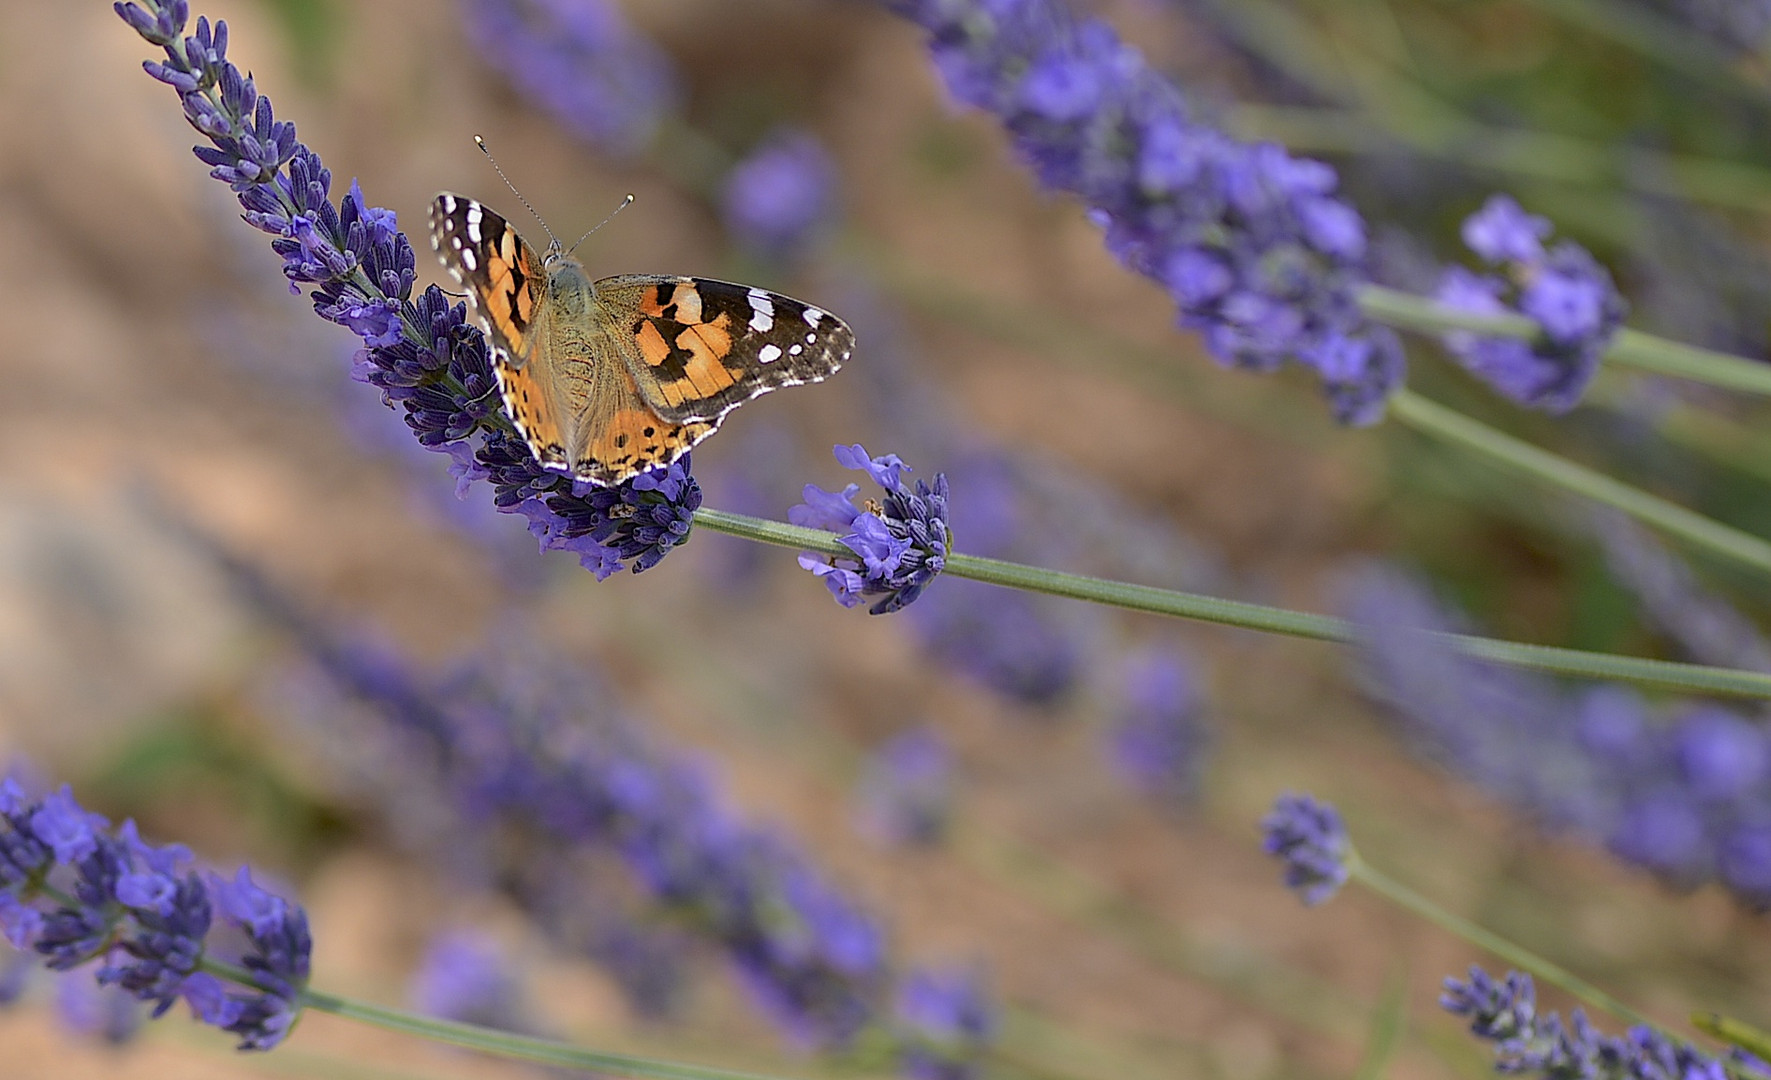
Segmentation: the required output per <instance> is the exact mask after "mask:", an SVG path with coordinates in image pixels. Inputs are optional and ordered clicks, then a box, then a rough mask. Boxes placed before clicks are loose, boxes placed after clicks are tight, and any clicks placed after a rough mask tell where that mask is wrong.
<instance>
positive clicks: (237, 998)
mask: <svg viewBox="0 0 1771 1080" xmlns="http://www.w3.org/2000/svg"><path fill="white" fill-rule="evenodd" d="M190 864H191V853H190V852H189V851H188V850H186V849H185V848H184V847H182V846H179V845H176V844H175V845H168V846H165V847H155V846H153V845H151V844H147V843H145V842H143V841H142V839H141V837H140V836H139V835H138V834H137V832H136V829H135V823H134V822H132V821H126V822H124V823H123V824H122V825H121V826H119V827H117V828H115V829H113V828H112V827H111V824H110V822H109V821H107V820H106V819H105V818H104V817H102V816H100V815H98V814H94V813H92V812H90V811H88V810H86V809H85V808H84V807H82V806H81V805H80V804H79V803H78V802H76V801H75V800H74V795H73V792H71V791H70V790H69V789H68V788H66V787H63V788H62V789H61V790H59V791H57V792H54V793H52V794H50V795H48V796H46V797H43V798H38V799H32V798H28V797H27V796H26V795H25V793H24V791H23V789H22V788H21V787H20V786H19V785H18V783H17V782H16V781H13V780H11V779H7V780H5V781H0V931H3V932H4V933H5V936H6V939H7V940H8V941H9V942H11V943H12V945H13V946H14V947H15V948H17V949H21V950H28V951H31V952H34V953H36V954H37V956H38V958H39V959H41V960H42V961H43V963H44V964H45V965H46V966H48V967H49V968H50V969H52V970H55V971H71V970H73V969H75V968H79V967H83V966H84V965H86V964H88V963H93V962H96V963H97V964H98V969H97V972H96V975H97V979H98V981H99V982H100V983H101V984H104V985H107V986H117V987H120V988H121V989H123V990H124V991H127V992H128V993H129V994H131V995H133V996H134V997H136V998H137V999H139V1000H141V1001H146V1002H152V1003H153V1005H154V1015H155V1016H159V1015H161V1014H163V1013H165V1012H166V1010H168V1009H170V1008H171V1007H172V1006H173V1004H174V1003H176V1002H177V1001H179V1000H180V999H183V1000H184V1001H185V1002H187V1003H188V1004H189V1005H190V1007H191V1012H192V1014H193V1015H195V1016H196V1017H198V1018H199V1019H200V1020H202V1021H203V1022H204V1023H207V1024H213V1025H214V1026H216V1027H219V1028H221V1029H223V1030H225V1031H230V1032H232V1033H234V1034H235V1035H238V1036H239V1037H240V1049H242V1050H268V1049H270V1048H271V1047H274V1046H276V1045H277V1044H278V1043H279V1042H281V1041H282V1040H283V1037H284V1036H285V1035H286V1034H288V1032H289V1028H290V1026H291V1025H292V1024H293V1023H294V1021H295V1018H296V1016H297V1013H298V1010H299V1007H300V995H301V992H302V990H303V989H304V988H305V987H306V985H307V978H308V954H309V952H310V951H311V948H312V946H311V942H310V939H309V937H308V929H307V915H306V914H305V913H304V912H303V911H302V910H301V908H300V907H298V906H296V905H294V904H290V903H288V902H287V901H285V900H283V899H282V898H281V897H278V896H275V895H273V894H271V893H269V892H266V891H265V890H263V889H261V888H259V887H258V886H257V885H256V884H254V883H253V881H252V877H251V874H250V873H249V872H248V871H247V870H246V868H244V867H242V868H241V869H240V872H239V875H238V876H237V877H235V878H234V879H232V880H228V879H225V878H221V877H217V876H215V875H213V874H207V875H205V874H199V873H197V872H196V871H195V870H193V869H192V868H191V865H190ZM217 913H219V914H220V916H221V921H222V923H223V924H225V925H226V926H230V927H233V928H235V929H237V930H239V931H242V932H243V934H244V938H245V943H246V944H245V948H244V949H243V950H242V951H241V952H240V953H239V954H238V955H237V956H232V957H230V958H229V961H227V962H229V963H232V964H236V965H238V966H239V967H241V968H244V969H245V973H246V978H247V979H248V980H250V988H241V987H234V988H230V987H229V986H228V984H227V983H224V982H223V981H222V979H221V978H218V977H217V975H216V974H215V973H214V971H215V969H216V968H217V960H218V958H217V957H215V956H214V955H213V952H212V949H211V942H210V940H209V939H210V937H211V934H212V932H214V931H215V929H216V926H215V921H216V920H215V916H216V914H217Z"/></svg>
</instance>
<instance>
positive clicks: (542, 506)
mask: <svg viewBox="0 0 1771 1080" xmlns="http://www.w3.org/2000/svg"><path fill="white" fill-rule="evenodd" d="M538 2H539V0H538ZM553 6H559V5H558V4H557V3H555V4H554V5H553ZM115 8H116V11H117V14H118V15H119V16H120V17H122V19H123V21H125V22H127V23H128V24H129V25H130V27H132V28H133V29H134V30H136V32H138V33H140V34H141V35H142V37H143V38H145V39H146V40H147V41H149V42H150V43H152V44H154V45H156V46H159V47H160V48H162V49H163V50H164V51H165V54H166V59H165V60H164V61H163V62H150V63H148V64H147V65H146V68H147V71H148V74H150V75H152V76H153V77H154V78H156V79H158V80H160V81H161V82H164V83H166V84H167V85H169V86H171V87H172V88H173V89H174V90H176V91H177V92H178V96H179V99H180V101H181V103H182V104H183V106H184V112H185V118H186V120H188V121H189V122H190V124H191V126H192V127H193V128H195V129H196V130H197V131H198V132H199V133H200V134H201V135H202V136H203V137H204V138H205V139H207V140H208V142H209V145H207V146H199V147H197V148H196V150H195V153H196V155H197V157H198V158H199V159H200V160H201V161H202V162H203V163H204V164H206V165H208V166H210V175H211V176H213V177H215V178H216V179H217V180H220V181H222V182H223V183H225V184H227V185H228V186H229V187H231V188H232V189H233V190H234V192H235V194H236V195H237V196H238V197H239V200H240V205H241V206H242V207H244V208H245V211H246V213H245V215H244V217H245V219H246V221H247V223H248V224H250V225H252V226H253V227H255V228H257V229H259V230H261V231H263V232H266V233H269V234H270V235H271V236H272V237H273V239H272V240H271V248H272V250H274V251H275V252H276V253H277V254H278V255H280V256H282V259H283V274H284V276H285V277H287V278H288V279H289V283H290V288H291V289H298V288H299V286H301V285H311V286H313V287H314V288H313V291H312V293H310V297H311V299H312V300H313V303H314V313H315V314H317V315H319V316H320V317H321V318H322V319H325V320H327V321H328V322H333V323H337V324H338V325H340V326H343V327H346V328H348V329H349V330H350V331H351V332H353V333H355V334H356V335H357V336H358V337H360V338H362V340H363V348H362V349H361V350H359V351H358V352H357V354H356V357H355V358H354V360H353V362H352V365H351V377H352V378H354V379H356V380H357V381H358V382H363V383H368V384H369V385H370V386H373V387H375V388H377V389H378V390H380V391H381V397H382V401H383V402H384V403H385V404H387V405H388V406H389V407H390V408H397V409H400V410H401V411H402V412H403V413H404V415H405V420H406V425H407V426H408V427H409V428H411V429H412V434H413V435H414V437H416V438H417V439H418V442H419V445H421V446H423V447H424V448H425V449H427V450H432V451H435V452H437V453H441V454H448V455H449V456H450V457H451V458H452V459H453V462H454V463H453V465H452V466H451V468H450V471H451V472H452V473H454V474H455V476H456V478H457V480H458V481H459V484H458V486H457V493H458V494H461V495H463V496H465V493H466V491H467V489H468V488H469V487H470V486H471V485H472V484H473V483H474V482H475V481H477V480H486V481H489V482H490V483H491V485H492V489H493V503H494V505H495V506H496V507H497V508H498V509H499V510H500V511H502V512H504V513H507V514H522V515H523V516H524V517H526V518H528V519H529V531H530V532H531V533H532V534H533V535H534V536H535V537H536V538H537V539H538V540H539V541H540V542H541V547H542V550H544V551H548V550H556V551H569V552H571V553H573V554H575V555H577V556H578V558H579V562H580V563H582V564H583V565H584V567H585V568H586V569H588V570H591V571H593V572H595V573H596V575H597V578H598V579H599V580H601V579H602V578H605V577H607V576H608V575H610V574H612V573H614V572H615V571H616V570H618V569H620V568H621V566H623V565H624V564H631V565H632V566H633V568H634V569H635V570H644V569H647V568H648V567H651V566H654V565H656V564H657V562H658V560H659V559H661V558H663V556H664V555H665V554H666V553H667V552H669V551H670V550H671V549H672V548H673V547H675V546H676V545H677V544H680V543H682V542H683V540H684V539H686V538H687V536H688V520H689V519H688V515H689V514H690V513H692V512H693V509H694V504H698V502H699V499H700V487H699V485H697V484H696V483H695V480H694V478H693V477H691V476H689V475H688V465H687V462H686V460H685V461H684V462H680V463H679V465H680V468H679V467H678V466H672V467H671V468H670V469H669V470H663V471H660V470H655V471H654V474H646V476H650V479H647V478H646V476H642V477H639V478H636V479H634V480H631V481H629V482H628V483H626V484H623V485H621V486H620V487H618V488H616V489H613V492H612V493H605V494H597V493H596V492H593V491H591V490H589V489H588V488H586V487H585V486H583V485H578V486H575V485H574V483H573V481H572V480H571V478H570V477H566V476H562V475H560V474H558V473H553V472H548V471H546V470H544V469H543V468H542V467H541V465H540V463H538V462H537V461H536V460H535V458H534V456H533V455H531V454H530V453H529V450H528V447H527V446H525V445H524V444H523V442H522V440H521V439H518V438H517V437H516V435H515V432H514V430H513V429H512V427H511V425H510V422H509V421H508V420H507V419H506V418H505V416H504V414H503V412H502V411H501V410H500V408H499V405H498V395H497V393H496V392H495V391H496V388H497V387H496V382H495V380H494V377H493V375H492V369H491V366H490V364H489V362H488V360H487V355H486V342H485V338H484V336H483V335H482V334H481V333H480V331H479V330H478V329H477V328H475V327H472V326H469V325H468V324H467V322H466V318H467V314H466V308H465V307H464V306H463V305H462V304H457V303H452V302H451V301H450V300H449V297H448V296H447V294H445V293H444V292H443V291H442V290H440V289H438V288H436V287H435V286H432V287H430V288H428V289H426V290H425V291H424V292H423V293H421V294H419V295H417V296H414V295H413V289H414V287H415V282H416V271H415V269H414V267H415V260H414V257H413V254H412V244H411V242H410V241H409V240H408V239H407V237H406V234H405V233H403V232H401V231H400V229H399V226H398V222H397V220H396V218H395V216H394V212H393V211H391V210H386V209H383V208H381V207H375V206H370V205H369V204H368V202H367V200H366V199H365V198H364V197H363V192H362V189H361V188H359V187H358V186H357V185H356V184H355V183H352V184H351V186H350V190H349V191H348V192H346V194H345V195H344V197H343V198H342V199H340V200H339V201H338V203H337V205H334V204H333V202H332V201H331V191H332V174H331V173H330V172H329V171H328V170H327V169H326V167H325V165H324V164H322V163H321V161H320V157H319V155H318V154H316V153H314V152H313V151H312V150H310V149H308V148H307V147H306V146H304V145H302V144H301V143H300V142H297V141H296V138H295V125H293V124H291V123H289V122H287V121H281V120H277V119H276V118H275V117H274V115H273V113H272V110H271V103H270V100H269V99H268V98H265V97H262V96H261V95H260V94H259V93H258V90H257V88H256V86H255V85H254V84H253V81H252V80H251V79H250V78H248V77H247V76H245V75H242V74H241V73H240V70H239V69H238V68H236V67H235V66H234V65H233V64H232V63H230V62H229V61H228V60H227V44H228V33H227V25H226V24H225V23H216V24H215V25H214V27H213V29H212V28H211V27H210V24H209V21H208V20H207V19H204V18H201V17H199V18H198V19H197V25H196V32H195V33H194V34H192V35H190V36H188V37H187V36H184V29H185V24H186V22H187V21H188V19H189V17H190V6H189V4H188V3H186V2H185V0H139V2H137V3H117V4H116V5H115ZM585 10H588V9H585Z"/></svg>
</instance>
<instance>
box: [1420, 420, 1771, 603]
mask: <svg viewBox="0 0 1771 1080" xmlns="http://www.w3.org/2000/svg"><path fill="white" fill-rule="evenodd" d="M1390 404H1391V415H1393V416H1394V417H1395V418H1396V419H1397V420H1399V421H1401V422H1402V423H1404V424H1407V425H1408V426H1409V427H1411V428H1413V429H1415V430H1416V431H1419V432H1422V433H1423V434H1427V435H1431V436H1433V437H1434V438H1437V439H1443V440H1445V441H1446V442H1450V443H1454V444H1456V445H1458V446H1461V447H1464V448H1465V449H1467V450H1474V451H1476V452H1477V453H1478V454H1481V455H1482V456H1484V457H1486V458H1488V459H1489V460H1491V461H1495V462H1499V463H1500V464H1503V465H1506V466H1508V467H1510V468H1513V469H1516V470H1518V471H1519V472H1522V473H1525V474H1527V475H1529V476H1532V477H1535V478H1537V479H1539V480H1542V481H1544V482H1546V483H1550V484H1554V485H1556V486H1557V487H1560V488H1564V489H1566V490H1568V491H1572V492H1574V493H1575V494H1577V495H1584V496H1586V497H1587V498H1589V499H1592V500H1593V501H1595V502H1600V503H1604V504H1605V505H1607V506H1611V507H1615V508H1616V509H1618V510H1622V511H1623V512H1624V513H1626V514H1629V515H1630V516H1631V517H1634V518H1636V519H1637V520H1639V521H1642V522H1645V523H1647V524H1649V525H1653V526H1655V527H1656V528H1659V529H1661V530H1663V531H1665V532H1668V533H1671V534H1672V535H1674V536H1677V537H1680V538H1682V539H1684V540H1687V541H1689V542H1690V543H1692V544H1695V545H1697V546H1698V547H1701V548H1703V549H1704V550H1706V551H1709V552H1712V553H1714V554H1717V555H1721V556H1723V557H1725V558H1728V559H1732V560H1733V561H1735V562H1737V563H1740V564H1742V565H1744V566H1748V567H1751V568H1752V569H1754V570H1758V571H1760V572H1761V573H1764V574H1767V575H1771V542H1767V541H1765V540H1763V539H1760V538H1759V537H1757V536H1754V535H1752V534H1751V533H1748V532H1743V531H1741V530H1740V529H1736V528H1734V527H1733V526H1731V525H1724V524H1722V523H1721V522H1719V521H1714V520H1712V519H1710V518H1707V517H1704V516H1703V515H1702V514H1699V513H1696V512H1694V511H1691V510H1687V509H1686V508H1685V507H1683V506H1680V505H1679V504H1677V503H1674V502H1669V501H1668V500H1666V499H1663V498H1661V497H1659V496H1658V495H1650V494H1649V493H1647V492H1646V491H1643V490H1642V489H1640V488H1636V487H1631V486H1630V485H1628V484H1625V483H1623V482H1621V481H1618V480H1613V479H1612V478H1611V477H1609V476H1606V475H1605V474H1604V473H1601V472H1598V471H1596V470H1594V469H1589V468H1587V467H1586V466H1585V465H1579V464H1576V463H1575V462H1572V461H1569V460H1568V459H1567V458H1564V457H1559V456H1557V455H1555V454H1552V453H1550V452H1548V451H1547V450H1541V449H1539V448H1537V447H1535V446H1533V445H1531V444H1530V443H1528V442H1525V441H1524V440H1522V439H1516V438H1514V437H1513V436H1511V435H1508V434H1506V433H1505V432H1503V431H1499V430H1496V429H1495V428H1491V427H1489V426H1488V425H1487V424H1484V423H1481V422H1480V421H1477V420H1472V419H1470V418H1469V417H1467V416H1465V415H1463V414H1462V413H1459V412H1454V411H1453V410H1451V409H1447V408H1446V407H1445V406H1443V405H1439V404H1436V403H1434V402H1432V401H1429V400H1427V399H1426V398H1423V397H1421V396H1419V395H1418V394H1415V393H1413V392H1412V391H1409V390H1402V391H1399V392H1398V393H1397V394H1396V395H1395V396H1394V397H1392V398H1391V399H1390Z"/></svg>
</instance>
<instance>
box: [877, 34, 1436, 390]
mask: <svg viewBox="0 0 1771 1080" xmlns="http://www.w3.org/2000/svg"><path fill="white" fill-rule="evenodd" d="M887 6H888V7H890V8H891V9H892V10H894V11H897V12H898V13H900V14H902V15H904V16H905V17H907V18H909V19H911V20H913V21H915V22H916V23H918V24H919V25H921V26H922V27H923V29H925V30H926V31H928V33H929V39H930V50H931V52H932V54H933V59H934V64H935V67H936V69H937V70H938V71H939V72H940V74H941V76H942V78H943V79H944V80H945V82H946V84H947V88H948V90H949V91H950V92H951V93H952V94H953V96H954V97H955V98H956V99H957V100H959V101H961V102H963V103H965V104H967V105H972V106H976V107H979V108H983V109H987V110H989V111H991V112H992V113H994V114H995V115H996V116H997V118H998V119H999V120H1000V121H1001V122H1002V123H1003V125H1004V126H1005V127H1006V128H1007V129H1008V131H1009V132H1010V134H1011V136H1012V137H1013V139H1014V141H1015V146H1016V148H1017V149H1018V150H1019V151H1020V153H1021V156H1022V157H1023V158H1024V159H1025V160H1026V161H1027V163H1028V164H1029V165H1030V166H1031V167H1032V168H1033V170H1034V171H1035V172H1036V173H1037V175H1038V176H1039V179H1040V181H1041V182H1042V183H1043V184H1045V185H1046V186H1048V187H1051V188H1056V189H1060V190H1064V191H1069V192H1073V193H1075V194H1077V195H1079V196H1081V198H1082V199H1083V200H1084V201H1085V202H1086V203H1087V204H1088V206H1089V209H1090V217H1091V218H1092V219H1093V220H1095V221H1096V222H1098V223H1099V224H1100V225H1101V226H1102V227H1103V228H1104V229H1105V231H1106V244H1107V248H1108V250H1109V251H1111V252H1112V253H1113V254H1114V255H1115V256H1116V257H1118V258H1119V259H1120V260H1121V261H1122V262H1123V263H1125V264H1126V265H1127V266H1128V267H1130V268H1131V269H1133V270H1135V271H1137V272H1138V273H1141V274H1144V275H1145V276H1147V277H1149V278H1152V279H1153V280H1156V281H1158V282H1161V283H1163V284H1165V285H1166V286H1167V287H1168V288H1169V290H1170V293H1171V295H1172V296H1173V297H1174V299H1175V301H1176V304H1177V306H1178V308H1179V322H1180V324H1181V325H1182V326H1183V327H1186V328H1189V329H1195V330H1198V331H1200V332H1201V333H1202V334H1203V335H1204V337H1205V342H1206V346H1207V348H1208V349H1210V350H1211V352H1212V354H1213V355H1214V356H1215V357H1216V358H1217V359H1218V360H1219V361H1220V362H1222V363H1225V364H1232V365H1235V366H1238V367H1244V368H1249V369H1252V370H1256V371H1270V370H1273V369H1274V368H1276V367H1278V366H1279V365H1281V364H1282V363H1285V362H1286V361H1288V360H1289V361H1293V362H1298V363H1302V364H1305V365H1306V366H1310V367H1314V368H1318V369H1319V370H1320V365H1321V364H1323V363H1329V364H1332V365H1335V366H1336V375H1337V378H1336V379H1335V380H1334V381H1333V382H1331V385H1330V393H1331V399H1332V402H1333V404H1334V407H1335V413H1336V415H1337V417H1338V418H1339V419H1341V420H1342V421H1343V422H1347V423H1370V422H1373V421H1375V420H1376V419H1377V418H1378V417H1379V416H1380V415H1381V414H1382V411H1383V410H1382V403H1383V400H1384V398H1386V397H1387V396H1388V395H1389V394H1390V393H1391V392H1393V391H1394V390H1395V389H1396V388H1397V387H1398V386H1400V385H1401V381H1402V354H1401V350H1400V348H1399V347H1398V346H1397V345H1396V344H1395V342H1394V337H1393V335H1389V334H1388V332H1387V331H1385V332H1384V334H1383V335H1382V338H1383V340H1379V338H1376V337H1373V336H1372V335H1373V333H1374V329H1375V328H1374V327H1372V326H1371V325H1369V324H1367V323H1366V322H1365V321H1364V319H1363V317H1362V316H1361V315H1360V313H1359V309H1358V305H1357V303H1356V299H1355V293H1356V291H1357V289H1358V288H1359V286H1360V285H1361V284H1363V283H1364V281H1365V278H1366V271H1365V266H1364V257H1365V248H1366V243H1365V228H1364V225H1363V223H1362V222H1361V221H1360V219H1359V216H1358V214H1357V212H1356V211H1354V210H1353V209H1352V207H1350V206H1348V205H1347V204H1346V203H1344V202H1342V201H1340V200H1339V199H1337V198H1335V197H1334V195H1333V191H1334V188H1335V186H1336V178H1335V174H1334V171H1333V170H1332V169H1330V168H1329V167H1328V166H1326V165H1323V164H1322V163H1320V162H1314V161H1303V160H1298V159H1293V158H1291V157H1290V156H1288V155H1287V154H1286V153H1285V151H1284V150H1283V149H1281V148H1280V147H1278V146H1274V145H1272V144H1257V145H1250V144H1245V143H1239V142H1236V141H1234V140H1232V139H1230V138H1228V137H1227V136H1225V135H1223V134H1222V133H1220V132H1217V131H1214V130H1212V129H1211V128H1209V127H1208V126H1206V125H1205V124H1203V123H1201V122H1200V121H1199V120H1198V119H1197V118H1196V117H1195V116H1194V114H1193V110H1192V109H1191V108H1190V107H1189V105H1188V103H1187V102H1186V101H1185V100H1184V99H1183V97H1182V96H1181V94H1180V92H1179V91H1178V90H1177V89H1176V88H1175V87H1174V86H1173V85H1172V84H1170V83H1169V82H1168V81H1167V80H1165V79H1164V78H1162V77H1161V76H1160V75H1158V74H1157V73H1156V72H1155V71H1154V70H1152V69H1151V68H1150V66H1149V65H1148V64H1147V63H1146V62H1145V60H1144V58H1143V57H1142V56H1141V55H1140V54H1139V53H1138V52H1137V51H1136V50H1135V49H1132V48H1130V47H1128V46H1126V45H1124V44H1123V43H1122V42H1120V40H1119V38H1118V37H1117V35H1116V34H1115V33H1114V32H1113V30H1112V29H1111V28H1110V27H1108V26H1107V25H1106V24H1105V23H1102V22H1099V21H1098V20H1092V19H1085V20H1078V19H1076V18H1074V17H1073V16H1072V15H1071V13H1070V12H1069V11H1068V9H1067V8H1066V7H1065V5H1064V4H1062V3H1061V2H1060V0H1017V2H1014V3H1004V2H998V0H889V2H888V3H887ZM1183 253H1191V254H1188V255H1186V256H1185V257H1183ZM1200 256H1203V260H1202V259H1201V258H1200ZM1204 260H1210V261H1209V262H1208V261H1204ZM1214 264H1215V265H1214ZM1334 339H1350V340H1353V341H1360V340H1364V339H1370V341H1371V344H1370V345H1369V347H1359V346H1352V347H1348V346H1337V347H1330V346H1328V345H1327V344H1326V343H1327V342H1329V341H1331V340H1334ZM1359 364H1363V365H1364V367H1363V368H1362V369H1361V370H1357V371H1353V370H1350V369H1351V368H1353V367H1354V366H1355V365H1359Z"/></svg>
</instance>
